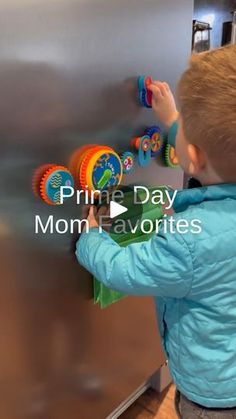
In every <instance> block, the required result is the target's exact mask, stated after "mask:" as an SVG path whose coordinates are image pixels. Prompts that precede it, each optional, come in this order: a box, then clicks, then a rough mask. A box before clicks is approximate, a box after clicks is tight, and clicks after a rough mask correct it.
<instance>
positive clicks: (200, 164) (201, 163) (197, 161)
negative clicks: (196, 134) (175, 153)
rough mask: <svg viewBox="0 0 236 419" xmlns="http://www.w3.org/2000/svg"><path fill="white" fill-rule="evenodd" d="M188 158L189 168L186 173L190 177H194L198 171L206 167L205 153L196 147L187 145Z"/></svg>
mask: <svg viewBox="0 0 236 419" xmlns="http://www.w3.org/2000/svg"><path fill="white" fill-rule="evenodd" d="M187 148H188V156H189V161H190V162H189V167H188V172H189V174H190V175H191V176H193V177H194V176H196V175H197V174H198V173H199V172H200V171H202V170H203V169H204V167H205V165H206V157H205V153H204V152H203V151H202V150H201V149H200V148H199V147H197V146H196V145H193V144H189V145H188V146H187Z"/></svg>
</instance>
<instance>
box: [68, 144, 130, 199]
mask: <svg viewBox="0 0 236 419" xmlns="http://www.w3.org/2000/svg"><path fill="white" fill-rule="evenodd" d="M70 169H71V171H72V174H73V175H74V177H75V182H76V185H77V186H79V187H80V188H81V189H82V190H88V191H95V190H100V191H101V190H106V189H113V188H115V187H117V186H118V185H119V184H120V183H121V180H122V176H123V167H122V162H121V159H120V157H119V155H118V154H117V153H116V152H115V151H114V150H113V149H112V148H111V147H107V146H104V145H88V146H84V147H81V148H80V149H79V150H77V151H76V152H75V153H74V154H73V156H72V159H71V164H70Z"/></svg>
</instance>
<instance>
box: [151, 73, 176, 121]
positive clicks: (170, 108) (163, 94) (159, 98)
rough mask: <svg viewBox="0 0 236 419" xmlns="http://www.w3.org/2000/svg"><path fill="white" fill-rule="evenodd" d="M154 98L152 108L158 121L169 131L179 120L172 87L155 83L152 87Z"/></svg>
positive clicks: (158, 82)
mask: <svg viewBox="0 0 236 419" xmlns="http://www.w3.org/2000/svg"><path fill="white" fill-rule="evenodd" d="M149 90H151V92H152V94H153V97H152V108H153V110H154V112H155V114H156V117H157V119H158V121H159V122H160V123H161V124H163V125H164V127H165V128H166V129H169V128H170V127H171V125H172V124H173V123H174V122H175V121H176V120H177V118H178V111H177V109H176V104H175V99H174V96H173V94H172V92H171V90H170V87H169V85H168V84H167V83H165V82H163V83H162V82H160V81H154V82H153V83H152V84H151V85H150V86H149Z"/></svg>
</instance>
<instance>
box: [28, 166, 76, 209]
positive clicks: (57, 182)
mask: <svg viewBox="0 0 236 419" xmlns="http://www.w3.org/2000/svg"><path fill="white" fill-rule="evenodd" d="M62 186H70V187H72V188H73V187H74V179H73V177H72V175H71V173H70V171H69V170H68V169H67V168H66V167H64V166H57V165H56V164H48V165H44V166H41V167H40V168H39V169H37V170H36V172H35V175H34V178H33V189H34V191H35V192H36V194H37V195H38V196H39V197H40V198H41V199H42V200H43V201H44V202H46V203H47V204H49V205H61V201H60V198H61V189H60V188H61V187H62Z"/></svg>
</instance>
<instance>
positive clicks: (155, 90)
mask: <svg viewBox="0 0 236 419" xmlns="http://www.w3.org/2000/svg"><path fill="white" fill-rule="evenodd" d="M149 90H150V91H151V92H152V93H153V96H154V97H155V98H156V99H157V100H159V99H162V98H163V94H162V92H161V90H160V88H159V87H157V86H156V85H155V84H150V86H149Z"/></svg>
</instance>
